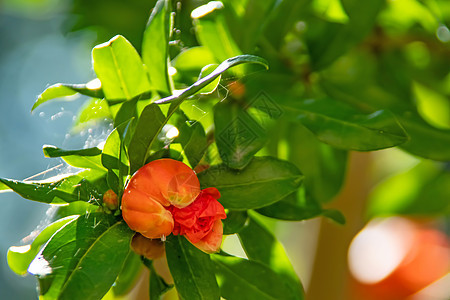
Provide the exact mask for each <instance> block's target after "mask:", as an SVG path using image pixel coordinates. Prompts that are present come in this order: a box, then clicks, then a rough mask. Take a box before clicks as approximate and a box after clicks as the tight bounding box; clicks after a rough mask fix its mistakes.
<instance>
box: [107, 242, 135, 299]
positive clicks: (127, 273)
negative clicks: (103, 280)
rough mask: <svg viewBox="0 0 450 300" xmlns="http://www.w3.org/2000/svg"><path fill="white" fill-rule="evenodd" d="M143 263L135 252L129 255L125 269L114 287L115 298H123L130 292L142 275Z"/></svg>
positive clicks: (124, 265)
mask: <svg viewBox="0 0 450 300" xmlns="http://www.w3.org/2000/svg"><path fill="white" fill-rule="evenodd" d="M141 271H142V261H141V259H140V257H139V255H137V254H136V253H135V252H134V251H130V252H129V253H128V256H127V258H126V259H125V262H124V264H123V268H122V270H121V271H120V273H119V275H118V276H117V279H116V281H115V282H114V285H113V287H112V290H113V293H114V295H115V296H123V295H125V294H127V293H128V292H130V290H131V289H132V288H133V287H134V285H135V284H136V282H137V280H138V279H139V277H140V276H141V274H142V272H141Z"/></svg>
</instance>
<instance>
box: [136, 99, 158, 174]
mask: <svg viewBox="0 0 450 300" xmlns="http://www.w3.org/2000/svg"><path fill="white" fill-rule="evenodd" d="M166 122H167V119H166V117H165V116H164V114H163V113H162V111H161V109H160V108H159V107H158V105H156V104H150V105H148V106H146V107H145V108H144V110H143V111H142V114H141V116H140V118H139V121H138V122H137V125H136V129H135V131H134V135H133V137H132V139H131V142H130V146H129V147H128V155H129V157H130V173H131V174H134V172H136V171H137V170H138V169H139V168H140V167H142V166H143V165H144V164H145V162H146V160H147V157H148V155H149V154H150V153H149V152H150V149H151V147H152V144H153V143H154V142H155V141H156V140H157V138H158V134H159V132H160V131H161V130H162V128H163V127H164V125H165V124H166Z"/></svg>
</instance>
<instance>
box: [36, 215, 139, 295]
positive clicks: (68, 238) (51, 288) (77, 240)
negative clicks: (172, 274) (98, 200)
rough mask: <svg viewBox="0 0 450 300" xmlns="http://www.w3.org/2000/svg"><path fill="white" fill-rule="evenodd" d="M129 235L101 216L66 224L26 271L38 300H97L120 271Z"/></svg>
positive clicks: (117, 222) (123, 226)
mask: <svg viewBox="0 0 450 300" xmlns="http://www.w3.org/2000/svg"><path fill="white" fill-rule="evenodd" d="M133 234H134V232H133V231H131V230H130V229H129V228H128V226H127V225H126V224H125V222H124V221H123V220H116V219H115V218H114V217H113V216H111V215H106V214H102V213H91V214H89V215H85V216H80V217H78V219H76V220H75V221H73V222H71V223H69V224H67V225H66V226H65V227H63V228H62V229H61V230H59V231H58V232H57V233H56V234H55V235H53V237H52V238H51V239H50V241H49V242H48V243H47V245H46V246H45V248H44V249H43V250H42V251H41V253H40V254H39V255H38V256H37V257H36V258H35V259H34V260H33V262H32V263H31V265H30V267H29V268H28V272H30V273H31V274H33V275H35V276H37V277H38V279H39V286H40V290H39V292H40V299H43V300H46V299H93V300H94V299H100V298H101V297H102V296H103V295H104V294H106V293H107V292H108V290H109V289H110V287H111V285H112V284H113V283H114V281H115V279H116V277H117V275H118V274H119V272H120V270H121V269H122V265H123V263H124V261H125V259H126V257H127V254H128V251H129V250H130V246H129V245H130V241H131V237H132V236H133ZM106 259H107V260H106Z"/></svg>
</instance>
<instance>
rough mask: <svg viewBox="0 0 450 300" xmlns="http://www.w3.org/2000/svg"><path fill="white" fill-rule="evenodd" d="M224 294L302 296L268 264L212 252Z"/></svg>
mask: <svg viewBox="0 0 450 300" xmlns="http://www.w3.org/2000/svg"><path fill="white" fill-rule="evenodd" d="M212 260H213V262H214V266H215V269H216V277H217V281H218V282H219V286H220V294H221V296H222V297H223V298H225V299H236V300H241V299H242V300H248V299H267V300H269V299H270V300H273V299H286V300H287V299H299V298H298V297H295V296H294V295H293V293H292V291H291V290H290V289H288V288H287V287H286V285H285V284H284V280H283V279H282V278H281V277H280V276H278V274H276V273H275V272H274V271H273V270H272V269H269V268H268V267H266V266H265V265H263V264H261V263H259V262H256V261H251V260H246V259H243V258H239V257H232V256H222V255H212Z"/></svg>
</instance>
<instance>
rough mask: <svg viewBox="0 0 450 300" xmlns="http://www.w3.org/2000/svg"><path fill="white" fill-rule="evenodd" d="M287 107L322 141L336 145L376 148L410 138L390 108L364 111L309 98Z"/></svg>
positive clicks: (360, 149)
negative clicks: (363, 112)
mask: <svg viewBox="0 0 450 300" xmlns="http://www.w3.org/2000/svg"><path fill="white" fill-rule="evenodd" d="M284 108H285V110H286V111H287V112H288V113H289V114H291V115H292V116H295V117H296V118H297V120H299V121H300V122H301V123H302V124H303V125H304V126H305V127H306V128H308V129H309V130H311V131H312V132H313V133H314V134H315V135H316V137H317V138H318V139H319V140H321V141H322V142H324V143H327V144H330V145H332V146H334V147H337V148H341V149H348V150H356V151H373V150H379V149H384V148H389V147H394V146H398V145H400V144H403V143H405V142H406V141H408V135H407V134H406V132H405V130H404V129H403V127H402V126H401V125H400V124H399V123H398V121H397V119H396V117H395V116H394V115H393V114H392V113H390V112H389V111H385V110H379V111H376V112H373V113H371V114H369V115H367V114H361V113H359V112H358V111H356V110H354V109H353V108H351V107H350V106H347V105H344V104H342V103H340V102H338V101H335V100H331V99H321V100H306V101H304V102H303V103H291V104H290V105H289V106H284Z"/></svg>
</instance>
